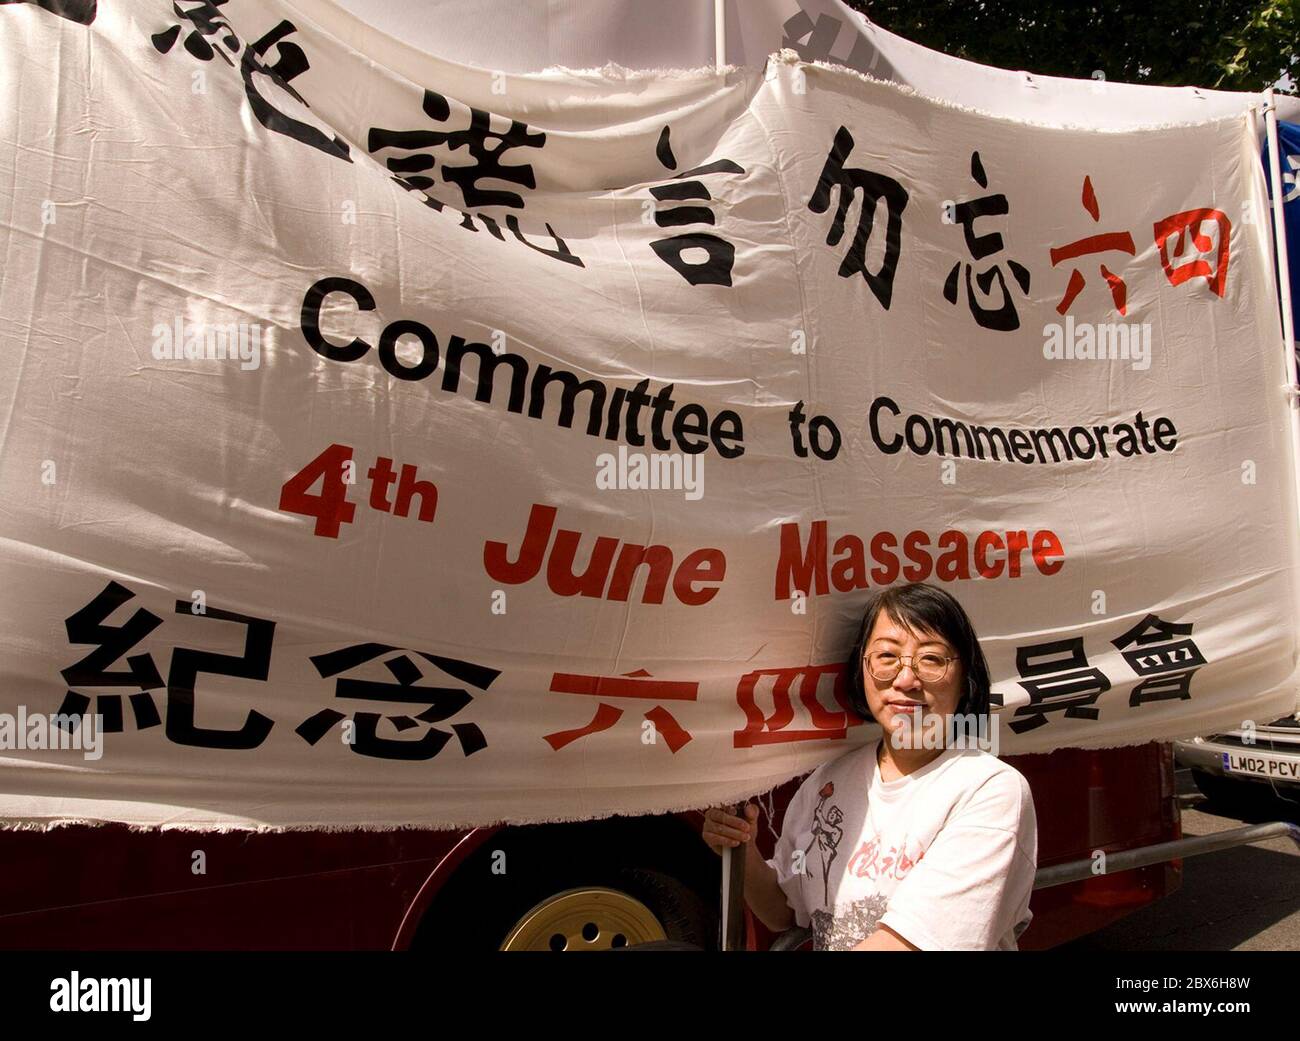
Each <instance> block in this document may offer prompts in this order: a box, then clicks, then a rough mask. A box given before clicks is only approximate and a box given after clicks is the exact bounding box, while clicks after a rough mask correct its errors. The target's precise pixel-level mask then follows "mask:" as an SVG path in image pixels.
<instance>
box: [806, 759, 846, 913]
mask: <svg viewBox="0 0 1300 1041" xmlns="http://www.w3.org/2000/svg"><path fill="white" fill-rule="evenodd" d="M834 794H835V785H834V784H833V783H832V782H831V781H827V782H826V783H825V784H824V785H822V787H821V790H820V791H819V792H818V793H817V795H818V796H819V798H818V800H817V806H816V808H815V809H814V810H813V828H812V833H813V841H812V842H810V843H809V844H808V847H807V848H806V849H805V850H804V853H807V852H808V851H809V850H811V849H812V847H813V845H814V844H816V846H817V849H818V850H819V851H820V852H821V856H822V890H823V892H824V893H825V894H826V895H825V897H824V898H823V901H822V902H823V903H827V904H829V903H830V902H831V882H830V879H831V862H832V861H833V860H834V859H835V855H836V854H837V853H838V852H839V846H840V839H842V838H843V837H844V829H843V828H841V827H840V824H841V822H842V821H843V820H844V812H843V811H842V810H841V809H840V808H839V807H838V806H829V807H828V806H827V805H826V800H827V799H829V798H830V797H831V796H832V795H834Z"/></svg>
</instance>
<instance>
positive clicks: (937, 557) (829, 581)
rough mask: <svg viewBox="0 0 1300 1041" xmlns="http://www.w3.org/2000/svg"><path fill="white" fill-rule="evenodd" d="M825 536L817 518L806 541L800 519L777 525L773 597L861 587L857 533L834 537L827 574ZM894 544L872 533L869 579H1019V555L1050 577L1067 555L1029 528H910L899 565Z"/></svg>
mask: <svg viewBox="0 0 1300 1041" xmlns="http://www.w3.org/2000/svg"><path fill="white" fill-rule="evenodd" d="M828 541H829V534H828V532H827V522H826V521H824V520H819V521H813V522H812V524H811V525H810V527H809V534H808V538H807V541H806V542H805V541H804V539H803V533H802V531H801V529H800V526H799V524H797V523H795V522H794V521H791V522H788V523H786V524H782V525H781V540H780V550H779V555H778V557H777V561H776V586H775V596H774V599H777V600H789V599H790V598H791V597H793V596H795V595H796V594H799V593H803V594H804V595H807V596H822V595H824V594H826V593H829V592H836V593H848V592H851V591H853V590H855V589H866V588H867V587H868V581H867V579H868V572H867V570H866V568H867V556H866V548H865V545H866V544H864V542H863V540H862V539H861V538H860V537H859V536H857V535H841V536H840V537H839V538H837V539H836V540H835V544H834V549H835V554H834V563H833V566H831V567H830V569H829V572H828V570H827V562H828V553H827V543H828ZM898 546H899V539H898V536H897V535H895V534H894V533H893V532H888V531H881V532H876V534H875V535H873V536H872V538H871V540H870V547H871V555H870V560H871V561H872V562H874V564H875V565H876V566H875V567H873V568H872V569H871V571H870V578H871V579H873V580H874V581H875V583H876V585H881V586H883V585H888V584H889V583H890V582H893V581H895V580H896V579H897V578H898V577H899V576H900V574H901V576H902V577H903V578H904V579H905V580H907V581H908V582H924V581H925V580H926V579H927V578H929V577H930V576H931V575H933V576H934V577H935V578H936V579H937V580H938V581H940V582H959V581H963V580H967V579H974V578H977V577H978V578H983V579H995V578H1003V577H1005V578H1020V577H1021V558H1022V556H1023V555H1024V554H1026V553H1028V555H1029V557H1030V559H1031V560H1032V561H1033V564H1034V568H1035V569H1036V570H1037V571H1038V573H1039V574H1041V575H1047V576H1051V575H1055V574H1057V573H1058V572H1059V571H1060V570H1061V569H1062V568H1063V567H1064V566H1065V560H1066V557H1067V554H1066V551H1065V547H1064V545H1063V544H1062V543H1061V539H1060V537H1059V536H1058V535H1057V534H1056V532H1054V531H1051V530H1049V529H1046V528H1044V529H1041V530H1038V531H1033V532H1029V531H1026V530H1024V529H1018V530H1015V531H981V532H978V533H975V534H974V535H968V534H967V533H966V532H963V531H957V530H955V529H949V530H947V531H943V532H941V533H939V535H938V536H937V538H936V537H935V536H933V535H932V534H931V533H930V532H928V531H921V530H916V531H909V532H908V533H907V534H906V535H905V536H903V539H902V559H903V560H905V561H907V563H906V564H905V565H903V566H902V568H901V571H900V559H899V553H898V551H897V547H898ZM972 547H973V548H972Z"/></svg>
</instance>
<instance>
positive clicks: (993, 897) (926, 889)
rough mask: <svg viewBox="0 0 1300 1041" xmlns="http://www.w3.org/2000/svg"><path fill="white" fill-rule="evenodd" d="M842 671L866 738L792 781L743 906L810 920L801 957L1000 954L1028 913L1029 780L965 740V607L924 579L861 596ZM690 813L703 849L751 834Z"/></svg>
mask: <svg viewBox="0 0 1300 1041" xmlns="http://www.w3.org/2000/svg"><path fill="white" fill-rule="evenodd" d="M845 678H846V681H847V684H848V692H849V698H850V701H851V703H852V704H853V707H854V709H855V710H856V711H857V712H858V714H859V715H861V716H862V717H863V718H864V719H867V720H874V721H875V722H877V723H879V724H880V726H881V729H882V731H883V734H882V737H881V738H880V739H878V740H876V741H873V742H871V743H870V744H867V745H864V746H861V747H859V748H856V749H854V750H853V751H851V752H847V753H845V754H844V755H842V756H840V757H839V758H838V759H835V760H833V761H831V762H829V763H826V764H824V765H822V766H820V767H818V768H817V769H816V770H814V771H813V772H812V773H811V774H809V775H808V777H807V778H805V780H804V782H803V783H802V785H800V787H799V789H798V791H797V792H796V793H795V795H794V798H793V799H792V800H791V801H790V805H789V807H788V808H787V809H786V812H785V819H784V822H783V824H782V828H781V835H780V838H779V839H778V840H777V843H776V850H775V855H774V856H773V857H772V859H771V860H768V861H764V860H760V859H759V858H758V857H756V856H752V855H751V856H747V857H746V858H745V899H746V902H747V903H748V904H749V906H750V909H751V910H752V911H753V912H754V913H755V914H756V915H757V916H758V918H759V919H760V920H761V921H762V922H763V923H764V924H765V925H766V926H767V927H768V928H769V929H772V930H774V931H777V932H781V931H784V930H785V929H788V928H790V927H791V926H793V925H795V924H798V925H801V926H804V927H811V929H812V932H813V944H814V947H815V949H817V950H881V951H885V950H892V951H914V950H1015V949H1016V940H1017V939H1018V938H1019V937H1020V935H1021V933H1023V932H1024V930H1025V928H1026V927H1027V926H1028V925H1029V922H1030V919H1031V917H1032V915H1031V913H1030V910H1029V896H1030V893H1031V892H1032V890H1033V885H1034V872H1035V870H1036V865H1037V855H1038V841H1037V824H1036V820H1035V816H1034V803H1033V796H1032V795H1031V794H1030V791H1029V785H1028V784H1027V783H1026V781H1025V779H1024V777H1022V776H1021V775H1020V773H1019V771H1017V770H1016V769H1015V768H1014V767H1012V766H1010V765H1008V764H1007V763H1004V762H1002V761H1001V760H1000V759H998V758H997V757H996V756H995V755H993V754H990V753H989V752H988V751H985V750H984V749H982V748H980V747H979V744H980V743H982V740H981V739H982V738H983V739H987V737H988V735H989V730H988V712H989V673H988V665H987V663H986V662H985V660H984V654H983V652H982V651H981V650H980V646H979V640H978V638H977V637H976V635H975V630H974V628H973V626H972V625H971V623H970V619H969V618H968V617H967V616H966V612H965V611H964V610H962V607H961V605H960V604H959V603H957V601H956V600H955V599H954V598H953V597H952V596H951V595H950V594H948V593H946V592H944V591H943V590H941V589H937V588H935V587H934V586H930V585H926V584H920V583H918V584H914V585H904V586H895V587H891V588H889V589H885V590H882V591H879V592H877V593H875V594H874V595H873V596H872V598H871V599H870V600H869V601H868V603H867V607H866V611H865V614H864V616H863V619H862V625H861V627H860V630H859V633H858V637H857V640H856V641H855V643H854V646H853V650H852V652H851V654H850V656H849V658H848V661H847V662H846V668H845ZM745 814H746V818H745V819H742V818H740V817H737V816H735V815H733V814H732V813H730V812H729V811H728V810H727V809H723V808H714V809H710V810H709V811H708V812H707V813H706V814H705V824H704V839H705V841H706V842H707V843H708V844H709V846H710V847H711V848H713V849H714V850H715V851H717V852H721V850H722V849H723V848H725V847H727V846H738V845H740V844H741V843H748V842H752V841H753V837H754V834H755V832H756V824H757V817H758V807H757V806H755V805H754V804H753V803H750V804H749V805H747V806H746V807H745Z"/></svg>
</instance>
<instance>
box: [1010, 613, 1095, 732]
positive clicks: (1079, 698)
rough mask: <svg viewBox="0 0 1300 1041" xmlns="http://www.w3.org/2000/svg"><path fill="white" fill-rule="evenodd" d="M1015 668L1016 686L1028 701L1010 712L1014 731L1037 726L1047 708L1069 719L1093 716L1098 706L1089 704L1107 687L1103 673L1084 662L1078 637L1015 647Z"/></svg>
mask: <svg viewBox="0 0 1300 1041" xmlns="http://www.w3.org/2000/svg"><path fill="white" fill-rule="evenodd" d="M1016 671H1017V672H1018V673H1019V674H1020V676H1021V683H1020V686H1022V687H1024V688H1025V691H1026V692H1027V693H1028V694H1029V704H1028V705H1021V706H1020V707H1019V708H1017V709H1016V711H1015V712H1014V713H1013V715H1014V716H1015V717H1016V718H1014V719H1012V721H1011V730H1012V732H1013V733H1016V734H1023V733H1024V732H1025V731H1027V730H1034V729H1036V728H1038V727H1041V726H1042V725H1043V724H1044V723H1046V722H1047V713H1048V712H1064V713H1065V715H1066V717H1067V718H1070V719H1096V718H1097V714H1098V710H1097V709H1095V708H1093V707H1091V706H1093V705H1094V704H1096V701H1097V699H1098V698H1099V697H1101V695H1102V694H1104V693H1105V692H1106V691H1108V690H1110V680H1108V679H1107V678H1106V675H1105V674H1104V673H1103V672H1102V671H1101V670H1100V669H1095V668H1090V667H1089V666H1088V657H1087V655H1086V654H1084V652H1083V638H1082V637H1075V638H1074V639H1070V640H1053V641H1051V642H1049V643H1038V644H1034V645H1032V646H1030V647H1017V648H1016ZM1022 717H1023V718H1022Z"/></svg>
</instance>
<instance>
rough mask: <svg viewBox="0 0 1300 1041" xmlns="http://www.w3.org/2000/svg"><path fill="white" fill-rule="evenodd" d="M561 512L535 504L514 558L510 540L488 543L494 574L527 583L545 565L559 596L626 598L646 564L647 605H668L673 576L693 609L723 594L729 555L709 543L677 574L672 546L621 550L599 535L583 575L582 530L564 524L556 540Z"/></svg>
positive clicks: (486, 563)
mask: <svg viewBox="0 0 1300 1041" xmlns="http://www.w3.org/2000/svg"><path fill="white" fill-rule="evenodd" d="M556 513H557V511H556V509H555V507H554V506H543V505H541V504H540V503H533V507H532V509H531V511H529V514H528V526H527V528H526V529H525V530H524V536H523V539H522V540H521V541H520V543H519V552H518V554H517V555H516V556H515V558H514V559H513V560H512V559H511V558H510V549H509V547H508V546H507V545H506V543H504V542H485V543H484V544H483V567H484V569H485V570H486V571H487V573H488V576H489V577H490V578H492V579H494V580H495V581H497V582H503V583H505V584H507V585H521V584H523V583H524V582H531V581H532V580H533V579H535V578H536V577H537V576H538V575H539V574H541V570H542V565H543V564H545V565H546V585H547V587H548V588H549V589H550V590H551V592H552V593H554V594H556V595H557V596H579V595H581V596H588V597H592V598H595V599H600V598H602V597H603V598H604V599H607V600H619V601H625V600H627V599H628V597H629V596H630V595H631V591H632V583H633V581H634V579H635V576H636V571H637V569H638V568H640V567H645V568H648V573H647V576H646V583H645V588H644V590H643V591H642V593H641V602H642V603H644V604H661V603H663V601H664V589H665V587H666V586H667V585H668V576H669V575H670V574H671V575H672V590H673V595H674V596H675V597H677V599H678V600H679V601H680V602H681V603H683V604H685V605H686V606H687V607H699V606H701V605H702V604H707V603H708V602H709V601H710V600H712V599H713V598H714V597H715V596H717V594H718V587H719V586H720V585H721V583H722V580H723V579H724V578H725V577H726V574H727V558H726V557H725V556H724V555H723V553H722V550H720V549H713V548H711V547H705V548H702V549H697V550H694V551H693V552H691V553H688V554H687V555H686V557H685V558H684V559H683V560H682V562H681V563H680V564H679V565H677V569H676V571H675V572H674V571H673V552H672V550H671V549H669V548H668V547H667V546H661V545H651V546H639V545H635V544H633V543H625V544H621V548H620V542H619V540H618V539H616V538H613V537H612V536H609V535H600V536H598V537H597V538H596V540H595V544H594V545H593V547H592V549H591V553H590V555H589V557H588V559H587V564H586V566H585V567H584V568H583V570H582V574H580V575H579V574H576V573H575V571H574V567H575V561H576V560H577V559H578V558H579V557H580V556H581V553H580V551H579V550H580V545H581V542H582V539H583V537H584V536H583V533H582V532H580V531H575V530H573V529H570V528H560V529H559V530H557V531H556V532H555V540H554V543H553V544H552V541H551V531H552V529H553V528H554V527H555V519H556ZM548 546H549V547H550V554H549V556H548V555H547V547H548ZM616 553H617V562H615V554H616ZM611 573H612V576H613V577H612V579H611ZM607 587H608V588H607ZM697 587H703V588H697Z"/></svg>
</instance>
